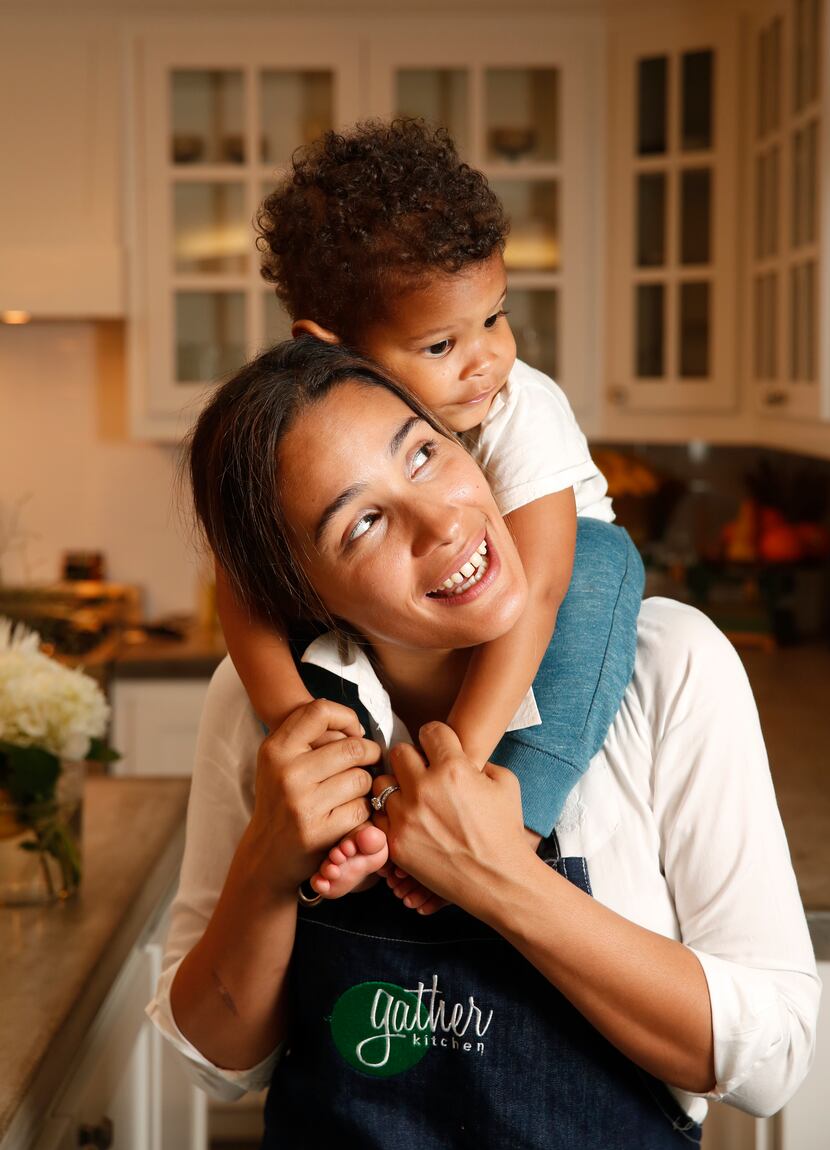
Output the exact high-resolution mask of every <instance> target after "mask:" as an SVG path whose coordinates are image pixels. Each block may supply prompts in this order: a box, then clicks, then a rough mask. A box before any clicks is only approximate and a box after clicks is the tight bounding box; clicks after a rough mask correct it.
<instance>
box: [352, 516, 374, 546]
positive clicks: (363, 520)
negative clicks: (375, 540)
mask: <svg viewBox="0 0 830 1150" xmlns="http://www.w3.org/2000/svg"><path fill="white" fill-rule="evenodd" d="M379 518H380V516H379V515H378V513H377V512H376V511H367V512H366V514H365V515H361V517H360V518H359V519H358V521H357V523H355V525H354V527H353V528H352V529H351V531H350V532H349V534H348V536H347V537H346V542H347V543H354V542H355V540H356V539H359V538H360V537H361V535H365V534H366V532H367V531H368V530H369V528H370V527H371V526H372V524H373V523H374V522H375V520H376V519H379Z"/></svg>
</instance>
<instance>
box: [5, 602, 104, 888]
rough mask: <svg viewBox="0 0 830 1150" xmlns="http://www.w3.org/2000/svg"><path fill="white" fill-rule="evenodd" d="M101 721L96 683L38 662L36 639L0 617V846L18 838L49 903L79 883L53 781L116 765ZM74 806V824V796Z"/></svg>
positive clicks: (73, 845)
mask: <svg viewBox="0 0 830 1150" xmlns="http://www.w3.org/2000/svg"><path fill="white" fill-rule="evenodd" d="M108 719H109V706H108V704H107V702H106V700H105V698H104V695H103V693H102V691H101V689H100V687H99V686H98V685H97V683H95V682H94V681H93V680H92V679H91V678H90V677H89V676H88V675H85V674H84V673H83V671H81V670H75V669H72V668H69V667H64V666H62V665H61V664H60V663H57V662H56V661H55V660H54V659H50V658H49V657H48V656H47V655H45V654H44V653H43V652H42V651H41V650H40V636H39V635H38V634H37V633H36V632H34V631H30V630H28V628H26V627H24V626H22V625H21V624H14V623H12V622H11V621H10V620H8V619H4V618H0V840H9V839H12V838H18V839H19V841H18V843H17V845H18V847H19V848H20V849H21V850H23V851H28V852H31V853H34V854H36V855H37V856H38V863H39V866H40V869H41V872H42V875H43V879H44V883H45V885H46V893H47V896H48V897H50V898H53V897H57V896H58V895H63V896H66V895H67V894H71V893H72V892H73V891H75V890H76V889H77V887H78V884H79V882H80V877H81V859H80V850H79V846H78V841H77V839H78V833H77V831H78V830H79V826H78V827H77V828H75V829H73V826H72V824H71V820H68V819H67V818H66V817H65V812H63V815H62V811H61V805H62V804H61V801H60V799H61V795H60V784H61V778H62V775H63V774H64V772H65V771H66V770H67V767H68V764H72V763H83V762H85V761H88V760H98V761H102V762H108V761H112V760H114V759H117V758H118V755H117V754H116V753H115V752H114V751H111V750H110V749H109V748H108V747H107V746H106V744H105V743H104V742H103V736H104V732H105V731H106V726H107V721H108ZM76 807H77V811H76V812H75V813H76V814H77V816H78V818H77V821H78V823H79V819H80V813H79V808H80V797H79V796H78V799H77V802H76ZM47 856H50V857H51V858H53V859H54V860H55V862H56V863H57V865H58V867H59V870H60V875H59V881H60V891H58V890H57V889H56V888H55V882H54V879H53V877H52V873H51V871H50V867H49V865H48V859H47Z"/></svg>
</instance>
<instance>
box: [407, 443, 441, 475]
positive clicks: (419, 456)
mask: <svg viewBox="0 0 830 1150" xmlns="http://www.w3.org/2000/svg"><path fill="white" fill-rule="evenodd" d="M437 451H438V444H437V443H435V442H434V441H433V440H430V441H429V442H428V443H422V444H421V446H420V447H419V448H417V449H416V451H415V453H414V454H413V456H412V465H411V472H410V474H412V475H415V473H416V472H418V471H420V470H421V468H422V467H424V466H425V465H426V464H427V463H429V461H430V459H432V457H433V455H435V453H436V452H437Z"/></svg>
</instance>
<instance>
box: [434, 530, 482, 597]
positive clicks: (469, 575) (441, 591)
mask: <svg viewBox="0 0 830 1150" xmlns="http://www.w3.org/2000/svg"><path fill="white" fill-rule="evenodd" d="M489 563H490V560H489V559H488V558H487V543H486V541H482V543H481V544H480V545H479V547H478V549H477V550H476V551H474V552H473V553H472V555H471V556H470V558H469V559H468V560H467V562H466V563H464V564H463V566H461V567H460V568H459V569H458V571H454V572H453V573H452V575H450V577H449V578H448V579H445V580H444V582H443V583H442V584H441V586H440V587H437V588H436V589H435V590H434V591H430V592H429V594H430V595H446V594H448V593H449V594H450V595H461V594H462V592H464V591H468V590H469V589H470V587H474V586H475V585H476V583H478V582H479V581H480V580H481V578H482V576H483V575H484V572H485V571H486V570H487V567H488V565H489Z"/></svg>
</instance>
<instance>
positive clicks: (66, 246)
mask: <svg viewBox="0 0 830 1150" xmlns="http://www.w3.org/2000/svg"><path fill="white" fill-rule="evenodd" d="M121 61H122V45H121V38H120V33H119V29H118V25H117V22H116V20H115V19H114V18H111V17H110V16H108V15H107V14H106V13H94V14H91V13H89V12H84V11H79V10H77V9H76V8H75V6H72V7H71V8H67V10H66V11H63V10H58V9H56V10H54V11H52V12H49V13H48V14H46V13H44V12H38V13H37V14H31V13H30V14H28V15H27V6H26V5H14V6H7V5H4V6H3V11H2V12H0V155H2V158H3V169H2V170H3V178H2V181H0V253H2V254H0V313H2V312H4V311H7V310H9V311H12V310H14V311H18V310H19V311H25V312H30V313H31V314H32V315H34V316H36V317H37V318H45V319H58V318H61V319H62V318H69V319H74V318H86V317H101V318H112V317H116V316H123V315H124V313H125V307H126V296H125V291H124V268H125V259H124V252H125V247H124V234H123V229H122V223H123V221H122V212H121V193H122V187H123V182H122V181H123V163H124V153H123V150H122V142H123V124H122V120H121V117H122V112H123V108H122V103H121V93H122V87H123V85H122V75H121Z"/></svg>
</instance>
